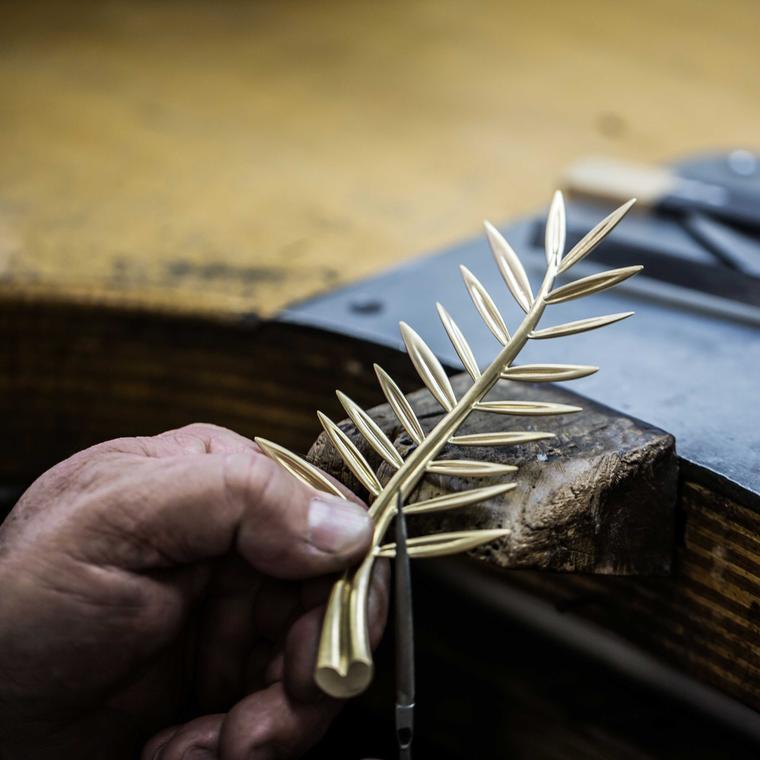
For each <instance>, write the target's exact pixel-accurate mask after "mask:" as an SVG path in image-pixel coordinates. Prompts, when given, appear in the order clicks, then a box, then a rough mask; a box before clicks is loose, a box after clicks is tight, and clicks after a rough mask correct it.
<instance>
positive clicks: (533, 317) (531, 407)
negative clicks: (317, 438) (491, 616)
mask: <svg viewBox="0 0 760 760" xmlns="http://www.w3.org/2000/svg"><path fill="white" fill-rule="evenodd" d="M627 205H628V207H630V204H627ZM622 216H623V214H622V213H621V212H620V211H619V210H618V211H615V212H613V214H611V215H610V217H608V218H607V219H606V220H604V221H603V222H602V223H601V225H600V226H599V227H598V228H595V229H596V231H595V232H594V238H593V240H594V242H595V243H598V242H599V240H600V239H601V237H603V234H602V235H600V234H599V232H598V230H599V229H602V230H603V231H604V234H606V233H607V232H610V231H611V230H612V229H613V228H614V226H615V224H616V223H617V222H618V221H619V220H620V219H621V218H622ZM486 231H487V235H488V239H489V242H490V245H491V249H492V251H493V254H494V258H495V259H496V263H497V265H498V267H499V270H500V271H501V273H502V276H503V278H504V282H505V283H506V285H507V287H508V289H509V290H510V292H511V293H512V295H513V296H514V297H515V299H516V300H517V301H518V303H520V305H521V306H524V307H526V308H525V310H526V314H525V317H524V318H523V320H522V322H521V323H520V325H519V326H518V328H517V330H516V331H515V332H514V334H513V335H511V336H510V333H509V330H508V328H507V325H506V323H505V321H504V318H503V317H502V315H501V313H500V312H499V311H498V309H497V308H496V306H495V305H494V302H493V300H492V299H491V298H490V296H489V295H488V294H487V293H486V292H485V289H484V288H483V286H482V285H481V284H480V283H479V282H478V281H477V280H475V278H474V277H473V276H472V274H471V273H470V272H469V271H468V270H467V269H464V268H462V275H463V278H464V283H465V287H466V288H467V290H468V291H469V292H470V295H471V296H472V299H473V303H474V305H475V308H476V309H477V311H478V313H479V314H480V316H481V317H482V319H483V321H484V322H485V324H486V325H487V326H488V327H489V328H490V329H491V330H492V332H493V333H494V335H496V337H497V338H499V339H500V341H501V342H502V344H503V348H502V349H501V351H500V352H499V354H498V355H497V356H496V358H495V359H494V360H493V361H492V363H491V364H490V365H489V366H488V367H486V368H485V369H483V370H481V369H480V368H479V367H477V365H476V364H475V361H474V358H473V356H472V352H471V351H470V349H469V346H468V344H467V341H466V339H465V337H464V335H463V334H462V333H461V331H460V330H459V328H457V327H456V326H455V325H454V324H453V322H452V321H451V320H450V318H449V317H448V314H447V312H446V311H445V309H443V307H441V306H440V305H439V309H438V311H439V314H441V317H442V320H443V323H444V328H445V329H446V332H447V334H448V336H449V338H451V341H452V344H453V345H454V347H455V349H456V350H457V353H458V354H459V355H460V358H462V362H463V364H464V366H465V368H467V369H468V372H469V374H470V376H471V377H472V380H473V382H472V385H471V386H470V387H469V389H468V390H467V391H466V392H465V393H464V395H462V396H461V398H459V399H457V397H456V395H455V393H454V390H453V388H452V386H451V383H450V382H449V379H448V377H447V376H446V373H445V371H444V369H443V367H442V366H441V363H440V362H439V361H438V359H437V358H436V356H435V354H434V353H433V352H432V350H431V349H430V348H429V347H428V346H427V344H426V343H425V342H424V341H423V340H422V338H420V336H419V335H418V334H417V333H416V332H415V331H414V330H413V329H412V328H411V327H409V325H407V324H406V323H404V322H402V323H401V335H402V338H403V341H404V344H405V345H406V349H407V352H408V354H409V358H410V359H411V361H412V363H413V365H414V367H415V369H416V370H417V373H418V374H419V377H420V380H421V381H422V382H423V384H424V385H425V386H426V387H427V389H428V390H429V391H430V393H431V395H432V396H433V397H434V398H435V399H436V401H438V403H439V404H440V405H441V407H442V408H443V409H444V411H445V412H446V414H445V415H444V416H443V418H442V419H441V420H440V422H438V424H437V425H436V426H435V427H434V428H433V429H432V430H430V431H429V432H428V433H427V434H426V433H425V432H424V430H423V428H422V425H421V424H420V422H419V420H418V419H417V417H416V416H415V414H414V411H413V410H412V408H411V407H410V406H409V404H408V402H407V401H406V399H405V398H404V397H403V395H401V393H400V391H399V390H398V387H397V386H396V384H395V383H394V382H393V381H392V380H391V378H390V377H389V376H388V375H387V374H386V373H384V372H383V371H382V370H380V369H379V368H378V378H379V379H380V381H381V385H382V386H383V389H384V390H385V391H386V395H387V396H388V399H389V401H391V408H392V409H393V410H394V412H395V413H396V415H397V417H398V420H399V423H400V424H401V425H402V427H404V428H405V429H406V430H408V431H413V432H414V436H413V437H414V439H415V441H416V443H417V446H416V447H415V448H413V449H411V450H410V452H409V454H408V455H407V457H406V459H402V458H401V455H400V454H399V453H398V452H396V450H395V448H394V447H393V444H392V442H391V441H390V440H389V439H388V437H387V436H386V435H385V434H384V433H383V432H382V431H381V430H380V428H379V427H378V426H377V425H376V424H375V423H374V422H373V421H372V420H371V418H370V417H369V416H368V415H367V414H366V412H364V411H363V410H361V409H360V408H359V407H358V406H357V405H356V404H355V403H354V402H353V401H351V399H349V398H348V397H347V396H346V395H345V394H343V393H341V392H340V391H339V392H338V396H339V398H340V400H341V403H342V405H343V407H344V408H345V410H346V412H347V413H348V415H349V417H350V418H351V419H352V421H353V422H354V424H355V426H356V428H357V431H358V432H359V433H360V434H361V435H362V436H363V437H364V438H365V439H366V440H367V443H368V444H369V445H370V446H371V447H372V448H373V449H374V450H375V451H377V452H378V453H379V454H380V456H382V457H383V459H385V461H386V462H387V463H388V464H390V465H391V467H392V468H393V470H394V471H395V472H394V474H393V475H392V477H391V478H390V479H389V480H388V482H387V483H386V484H385V485H383V484H382V483H381V482H380V481H379V479H378V477H377V475H376V474H375V473H374V471H373V469H372V467H371V466H370V464H369V462H368V461H367V460H366V459H365V458H364V456H363V455H362V454H361V452H360V451H359V449H358V448H357V446H356V445H355V444H354V443H353V442H352V441H351V439H350V438H349V436H348V435H347V434H346V433H345V432H344V431H343V430H341V429H340V427H338V425H336V424H335V423H334V422H333V421H332V420H330V419H329V418H328V417H326V416H325V415H324V414H322V413H321V412H318V416H319V419H320V422H321V423H322V426H323V428H324V430H325V433H326V435H327V437H328V439H329V440H330V442H331V443H332V445H333V446H334V447H335V449H336V450H337V451H338V453H339V454H340V456H341V457H342V459H343V461H344V462H345V463H346V465H347V466H348V468H349V469H350V470H351V472H353V473H354V475H355V476H356V477H357V479H358V480H359V481H360V482H361V483H362V485H363V486H364V487H365V488H366V489H367V490H368V491H369V493H370V495H371V496H372V503H371V505H370V509H369V513H370V516H371V517H372V518H373V520H374V523H375V530H374V535H373V545H372V549H371V550H370V552H369V553H368V554H367V556H366V558H365V559H364V561H363V562H362V563H361V565H360V566H359V567H358V568H357V569H356V571H355V572H354V573H353V575H352V576H349V575H344V576H343V578H341V580H340V581H339V582H338V583H337V584H336V586H335V588H334V590H333V593H332V594H331V596H330V599H329V602H328V606H327V611H326V613H325V622H324V624H323V628H322V636H321V640H320V645H319V652H318V655H317V666H316V672H315V679H316V681H317V683H318V684H319V686H320V687H321V688H322V689H323V690H324V691H326V692H327V693H328V694H331V695H332V696H335V697H341V698H345V697H350V696H353V695H355V694H358V693H360V692H361V691H363V690H364V689H365V688H366V687H367V685H368V684H369V682H370V681H371V679H372V653H371V651H370V646H369V634H368V630H367V594H368V589H369V582H370V575H371V572H372V567H373V564H374V562H375V560H376V559H377V558H378V557H390V556H393V553H394V551H395V548H394V545H393V544H383V543H382V541H383V537H384V535H385V532H386V530H387V529H388V526H389V524H390V522H391V520H392V519H393V515H394V514H395V509H396V507H395V506H394V505H395V503H396V502H395V499H396V495H397V494H398V493H400V494H401V498H402V500H403V502H404V503H407V501H408V499H409V497H410V495H411V493H412V491H413V489H414V488H415V486H416V485H417V483H418V482H419V480H420V478H421V477H423V476H424V474H425V473H426V472H436V473H442V472H443V473H449V474H455V475H458V476H460V477H467V476H479V477H482V476H488V475H503V474H505V473H507V472H510V471H513V470H514V469H515V468H514V467H507V468H506V469H505V468H504V466H499V465H495V466H494V465H492V464H490V463H478V462H476V461H473V462H468V461H466V460H465V461H463V460H455V461H446V460H443V461H438V460H436V456H438V454H439V452H440V451H441V450H442V449H443V448H444V446H446V445H447V444H448V445H452V446H512V445H517V444H526V443H533V442H537V441H541V440H544V439H547V438H553V437H554V436H553V435H552V434H550V433H541V432H535V431H520V430H510V431H504V432H493V433H474V434H464V435H461V434H460V435H458V434H457V431H458V429H459V428H460V426H461V425H462V423H463V422H464V421H465V420H466V419H467V417H468V416H469V415H470V414H471V413H472V412H486V413H499V414H509V415H523V416H536V415H551V414H570V413H575V412H578V411H580V409H579V408H578V407H575V406H569V405H563V404H536V403H525V402H519V401H499V402H489V401H485V400H484V398H485V396H486V395H487V394H488V393H489V391H490V390H491V389H492V388H493V386H494V385H495V384H496V383H497V382H498V381H499V379H500V378H502V377H504V376H505V374H508V373H509V370H510V368H511V364H512V362H513V361H514V360H515V358H516V357H517V356H518V354H519V353H520V351H521V350H522V348H523V347H524V346H525V344H526V343H527V342H528V340H530V339H531V338H548V337H557V336H561V335H570V334H573V333H575V332H580V331H582V330H590V329H593V328H596V327H602V326H604V325H607V324H611V323H612V322H615V321H618V320H619V319H621V318H622V316H627V315H612V316H608V317H596V318H593V319H590V320H581V321H578V322H572V323H568V324H566V325H560V326H557V327H554V328H548V330H543V331H539V330H537V329H536V328H537V326H538V323H539V321H540V319H541V316H542V315H543V312H544V310H545V308H546V307H547V306H548V305H549V303H550V300H551V298H552V294H555V296H556V294H557V293H559V294H560V296H561V297H556V298H555V300H557V301H563V300H567V298H570V297H572V298H580V297H582V296H584V295H590V294H592V293H597V292H600V291H602V290H605V289H607V288H611V287H614V286H615V285H617V284H618V283H620V282H622V281H623V280H625V279H627V278H628V277H631V276H632V275H634V274H636V273H637V272H638V271H639V270H640V267H628V268H626V269H624V270H613V271H611V272H607V273H603V274H602V275H595V276H594V277H592V278H584V279H582V280H577V281H575V282H573V283H569V284H568V285H565V286H562V287H560V288H558V289H557V290H555V289H554V282H555V279H556V277H557V275H558V272H559V269H560V267H561V265H562V257H563V254H564V246H565V209H564V201H563V199H562V195H561V194H560V193H556V194H555V196H554V199H553V201H552V203H551V206H550V209H549V218H548V221H547V234H546V259H547V265H546V273H545V276H544V279H543V282H542V283H541V286H540V288H539V290H538V292H537V294H536V295H535V296H534V295H533V291H532V289H531V287H530V282H529V281H528V277H527V275H526V273H525V270H524V269H523V266H522V264H521V263H520V260H519V258H518V257H517V255H516V254H514V252H513V251H512V249H511V248H510V246H509V244H508V243H507V241H506V240H504V238H503V237H502V236H501V234H500V233H499V232H498V231H497V230H496V228H494V227H493V226H491V225H487V227H486ZM578 245H579V246H581V248H580V250H581V254H579V253H578V250H579V249H578V248H576V249H573V250H572V251H570V253H568V258H572V259H573V260H575V261H578V260H580V258H582V253H583V251H584V250H586V249H587V248H588V246H589V242H588V238H584V239H583V240H581V241H580V243H579V244H578ZM468 365H469V366H468ZM515 369H520V368H515ZM522 370H523V372H522V376H521V377H520V376H519V375H515V376H516V377H518V379H523V380H528V379H532V378H535V379H537V380H539V381H541V380H546V379H552V380H562V379H572V378H574V377H583V376H584V375H587V374H590V373H591V372H593V371H594V370H595V368H593V367H582V366H575V365H543V366H542V365H533V366H528V367H523V368H522ZM257 440H258V439H257ZM259 443H260V445H261V447H262V449H263V450H264V451H265V452H267V453H269V454H270V456H273V457H274V458H275V459H277V460H278V461H282V462H283V465H284V466H286V467H287V468H288V470H289V471H290V472H292V473H294V474H296V476H297V477H298V476H299V472H303V473H304V476H302V480H304V482H307V483H309V484H313V474H312V472H311V471H310V470H309V469H308V467H306V465H305V463H304V466H303V467H301V468H300V469H299V468H298V467H295V466H294V465H293V460H294V459H295V460H296V461H297V459H298V458H297V457H296V456H295V455H294V454H292V453H285V454H284V453H283V450H282V449H281V448H275V447H274V446H273V445H272V444H271V443H270V442H268V441H264V440H261V441H259ZM484 465H490V466H484ZM447 467H448V468H449V469H447ZM510 485H511V484H506V485H500V486H496V487H485V488H483V487H479V488H474V489H471V490H469V491H464V492H462V493H458V494H456V495H447V496H445V497H440V498H436V499H431V500H428V501H427V502H422V503H417V504H414V503H412V504H408V506H407V507H405V509H406V510H407V511H408V513H409V514H414V513H415V512H427V511H439V510H443V509H455V508H458V507H462V506H465V505H467V504H474V503H477V502H480V501H484V500H486V499H492V498H500V497H503V496H504V494H506V493H507V492H508V491H509V490H510V487H509V486H510ZM508 536H509V531H499V530H496V531H493V530H472V531H464V532H458V533H447V534H437V535H429V536H421V537H416V538H413V539H410V541H409V555H410V556H411V557H438V556H442V555H445V554H453V553H456V552H461V551H467V550H468V549H472V548H474V547H475V546H478V545H479V544H481V543H486V542H489V541H493V540H497V539H507V538H508Z"/></svg>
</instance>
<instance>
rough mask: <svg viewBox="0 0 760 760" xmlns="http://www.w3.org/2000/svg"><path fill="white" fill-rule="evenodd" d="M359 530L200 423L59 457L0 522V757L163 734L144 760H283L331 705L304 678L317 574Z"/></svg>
mask: <svg viewBox="0 0 760 760" xmlns="http://www.w3.org/2000/svg"><path fill="white" fill-rule="evenodd" d="M352 498H353V497H352ZM370 535H371V523H370V521H369V518H368V517H367V515H366V511H365V510H364V508H363V507H362V506H359V505H357V504H356V503H354V502H351V501H341V500H339V499H337V498H335V497H332V496H329V495H326V494H320V493H318V492H317V491H315V490H313V489H311V488H309V487H307V486H305V485H303V484H301V483H300V482H298V481H297V480H296V479H295V478H293V477H291V476H290V475H288V474H287V473H286V472H285V471H284V470H283V469H282V468H280V467H279V466H278V465H276V464H275V463H274V462H272V461H271V460H269V459H268V458H267V457H265V456H264V455H262V454H261V453H260V452H259V451H258V449H257V447H256V445H255V444H254V443H253V442H251V441H249V440H248V439H246V438H243V437H241V436H239V435H237V434H235V433H233V432H231V431H229V430H225V429H223V428H218V427H215V426H212V425H191V426H189V427H186V428H182V429H180V430H176V431H171V432H168V433H164V434H162V435H159V436H156V437H152V438H125V439H120V440H116V441H109V442H107V443H104V444H100V445H98V446H95V447H93V448H91V449H88V450H86V451H83V452H80V453H79V454H76V455H75V456H73V457H71V458H70V459H68V460H66V461H65V462H62V463H61V464H59V465H57V466H56V467H54V468H53V469H51V470H50V471H48V472H47V473H45V474H44V475H42V476H41V477H40V478H39V479H38V480H37V481H36V482H35V483H34V484H33V485H32V486H31V487H30V488H29V490H28V491H27V492H26V493H25V494H24V495H23V496H22V497H21V499H20V500H19V502H18V504H17V505H16V507H15V508H14V509H13V511H12V512H11V514H10V516H9V517H8V518H7V519H6V521H5V522H4V523H3V525H2V526H0V757H2V758H6V757H7V758H14V760H15V759H16V758H30V759H32V758H52V757H55V758H59V757H65V756H66V754H67V753H68V755H69V756H71V757H76V758H77V760H95V759H96V758H109V760H117V758H134V757H135V756H137V755H138V754H139V751H140V747H141V746H142V743H143V741H144V740H145V737H147V736H150V735H151V734H152V733H153V732H155V731H156V730H157V729H158V728H163V727H166V726H169V725H170V726H171V727H170V728H164V730H162V731H161V732H160V733H158V734H157V735H156V736H155V737H154V738H153V739H151V740H150V741H149V742H148V743H147V744H146V745H145V747H144V750H143V754H142V757H143V758H144V759H145V760H180V759H181V758H185V759H186V760H189V758H191V757H192V758H196V760H200V758H219V759H220V760H243V758H245V760H258V759H259V758H272V757H277V758H286V757H297V756H298V755H299V754H301V753H302V752H303V751H305V750H306V749H307V748H308V747H309V746H310V745H311V744H313V743H314V742H315V741H316V740H317V739H318V738H319V737H320V736H321V735H322V733H323V732H324V731H325V730H326V728H327V726H328V724H329V722H330V720H331V719H332V717H333V716H334V715H335V713H336V712H337V710H338V709H339V703H338V702H337V701H335V700H332V699H330V698H328V697H326V696H325V695H323V694H322V693H321V692H319V691H318V689H317V688H316V686H315V685H314V683H313V678H312V671H313V666H314V660H315V657H316V648H317V642H318V637H319V630H320V625H321V620H322V616H323V612H324V603H325V601H326V599H327V595H328V593H329V589H330V586H331V582H332V578H331V577H330V574H333V573H336V572H338V571H340V570H342V569H343V568H346V567H348V566H350V565H351V564H353V563H355V562H356V561H357V560H358V559H360V557H361V556H362V555H363V553H364V552H366V550H367V549H368V548H369V543H370ZM387 583H388V567H387V563H378V564H377V567H376V573H375V577H374V579H373V586H372V592H371V594H370V601H369V607H370V621H371V626H370V632H371V638H372V641H373V645H374V644H376V643H377V641H378V640H379V637H380V635H381V633H382V628H383V626H384V624H385V617H386V611H387ZM197 716H200V717H197ZM204 752H205V754H204Z"/></svg>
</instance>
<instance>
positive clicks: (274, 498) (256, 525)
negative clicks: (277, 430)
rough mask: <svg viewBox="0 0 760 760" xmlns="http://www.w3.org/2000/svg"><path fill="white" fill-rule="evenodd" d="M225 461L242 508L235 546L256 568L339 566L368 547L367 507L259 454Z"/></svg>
mask: <svg viewBox="0 0 760 760" xmlns="http://www.w3.org/2000/svg"><path fill="white" fill-rule="evenodd" d="M226 467H227V475H226V477H227V483H228V489H229V492H230V494H231V496H232V498H233V500H238V501H239V502H240V503H241V505H242V509H243V513H242V517H241V520H240V527H239V529H238V532H237V537H236V538H237V549H238V551H239V553H240V554H241V555H242V556H243V557H244V558H245V559H247V560H248V562H249V563H250V564H251V565H252V566H253V567H255V568H256V569H257V570H260V571H261V572H264V573H267V574H268V575H272V576H276V577H281V578H304V577H307V576H314V575H320V574H324V573H328V572H335V571H337V570H342V569H344V568H345V567H348V566H350V565H351V564H354V563H355V562H357V561H358V560H359V559H360V558H361V557H362V556H363V555H364V553H365V552H366V551H367V550H368V549H369V546H370V541H371V538H372V521H371V519H370V517H369V515H368V514H367V509H366V507H364V506H362V505H360V504H357V503H355V502H353V501H350V500H348V499H341V498H339V497H337V496H333V495H332V494H328V493H324V492H321V491H317V490H315V489H313V488H311V487H310V486H307V485H304V484H303V483H301V481H299V480H297V479H296V478H295V477H293V476H292V475H290V474H289V473H288V472H287V471H286V470H285V469H284V468H282V467H281V466H280V465H278V464H276V463H275V462H273V461H272V460H271V459H269V458H268V457H266V456H264V455H262V454H254V455H253V456H250V455H246V454H242V455H241V454H233V455H231V456H229V457H228V458H227V462H226Z"/></svg>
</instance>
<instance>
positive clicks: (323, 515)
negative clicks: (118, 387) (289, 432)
mask: <svg viewBox="0 0 760 760" xmlns="http://www.w3.org/2000/svg"><path fill="white" fill-rule="evenodd" d="M121 473H122V477H117V478H112V479H110V480H109V485H108V490H109V491H110V494H101V496H102V497H103V498H101V499H99V500H98V501H100V502H101V504H102V505H103V506H104V509H107V512H108V518H107V522H108V525H109V531H110V535H113V532H112V531H113V528H114V527H116V528H118V529H119V532H120V533H121V535H122V537H123V539H125V540H121V541H116V542H113V543H115V544H116V545H115V546H114V545H113V543H112V544H111V546H109V547H108V552H109V555H108V556H109V557H110V561H111V562H113V561H114V559H115V557H114V554H115V553H116V554H119V553H121V552H125V553H126V556H125V555H124V554H122V556H121V560H122V562H123V563H124V564H127V565H131V566H132V567H133V568H135V569H137V568H136V567H135V565H137V566H142V568H143V569H144V568H145V567H146V565H147V566H148V567H150V566H156V565H163V566H166V564H167V563H169V564H186V563H192V562H199V561H204V560H208V559H213V558H214V557H221V556H223V555H225V554H228V553H229V552H230V551H233V550H235V551H237V552H238V553H239V554H240V555H241V556H242V557H243V558H244V559H245V560H246V561H247V562H248V563H249V564H250V565H252V566H253V567H254V568H255V569H256V570H259V571H260V572H262V573H266V574H267V575H270V576H273V577H277V578H288V579H300V578H308V577H312V576H316V575H323V574H326V573H332V572H336V571H339V570H342V569H344V568H346V567H349V566H350V565H352V564H354V563H355V562H357V561H358V560H359V559H360V558H361V557H362V556H363V554H364V553H365V552H366V551H367V550H368V549H369V545H370V541H371V536H372V521H371V520H370V518H369V515H368V514H367V510H366V508H365V507H363V506H361V505H359V504H357V503H355V502H353V501H349V500H345V499H340V498H338V497H336V496H332V495H329V494H325V493H322V492H319V491H317V490H315V489H313V488H311V487H310V486H307V485H305V484H303V483H301V482H300V481H299V480H297V479H296V478H294V477H293V476H292V475H290V474H289V473H288V472H287V471H286V470H285V469H284V468H282V467H281V466H280V465H278V464H277V463H275V462H273V461H272V460H271V459H269V458H268V457H266V456H265V455H263V454H261V453H259V452H257V451H255V450H252V451H242V452H234V453H220V454H195V455H183V456H174V457H164V458H161V459H153V458H151V459H147V460H146V459H142V460H141V462H140V465H139V467H138V468H135V467H134V463H133V462H132V463H130V464H129V466H128V467H124V468H121ZM135 480H137V481H138V482H139V486H138V487H137V488H136V487H135V485H134V484H135ZM115 507H118V508H115ZM98 517H99V516H98V515H97V514H95V515H93V514H90V515H89V517H88V520H87V522H88V523H90V526H92V525H93V523H100V522H101V521H100V520H99V519H98ZM115 521H119V522H120V523H121V524H120V525H114V522H115ZM80 527H81V525H80ZM109 543H111V542H109ZM94 545H95V544H93V543H92V542H90V543H89V546H90V547H93V546H94ZM135 546H139V547H140V550H138V551H133V549H134V547H135ZM146 549H147V551H146ZM117 561H118V560H117Z"/></svg>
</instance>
